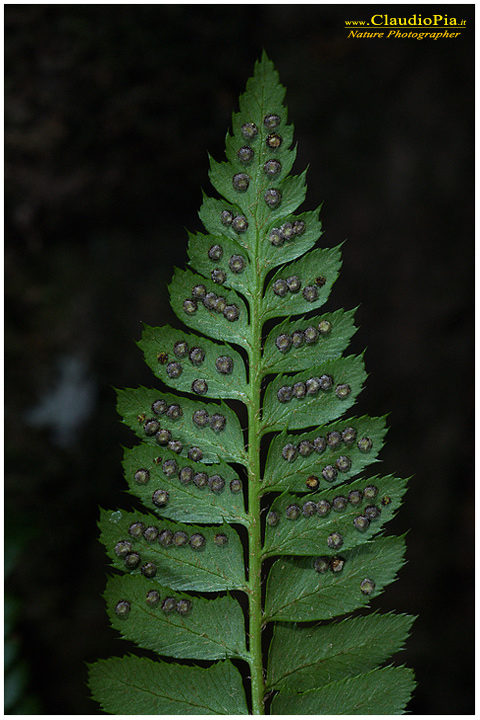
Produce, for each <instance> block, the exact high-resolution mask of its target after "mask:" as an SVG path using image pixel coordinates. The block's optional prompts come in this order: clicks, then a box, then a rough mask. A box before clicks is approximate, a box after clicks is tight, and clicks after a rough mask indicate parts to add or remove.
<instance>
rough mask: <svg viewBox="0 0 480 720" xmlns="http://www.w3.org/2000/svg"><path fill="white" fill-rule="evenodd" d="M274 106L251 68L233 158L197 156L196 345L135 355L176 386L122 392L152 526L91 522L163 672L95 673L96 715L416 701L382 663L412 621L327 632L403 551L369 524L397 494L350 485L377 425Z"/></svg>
mask: <svg viewBox="0 0 480 720" xmlns="http://www.w3.org/2000/svg"><path fill="white" fill-rule="evenodd" d="M284 92H285V91H284V88H283V87H282V86H281V85H280V84H279V81H278V76H277V73H276V71H275V70H274V68H273V65H272V63H271V62H270V61H269V60H268V58H267V57H266V55H264V56H263V57H262V60H261V61H260V62H258V63H257V64H256V66H255V73H254V77H253V78H252V79H250V80H249V82H248V84H247V90H246V93H245V94H244V95H243V96H242V97H241V98H240V112H239V113H238V114H234V116H233V134H232V135H228V136H227V140H226V148H227V149H226V155H227V162H224V163H217V162H215V161H213V160H212V161H211V171H210V178H211V181H212V184H213V186H214V187H215V189H216V190H217V191H218V193H219V194H220V195H221V196H222V199H213V198H209V197H204V200H203V204H202V207H201V210H200V218H201V220H202V222H203V224H204V226H205V229H206V232H207V234H206V235H204V234H201V233H197V234H196V235H190V241H189V246H188V252H189V258H190V260H189V265H190V267H189V268H188V269H186V270H176V272H175V275H174V278H173V281H172V284H171V286H170V297H171V303H172V307H173V309H174V311H175V313H176V314H177V315H178V317H179V318H181V319H182V320H183V321H184V323H185V324H186V325H187V326H188V327H189V328H191V329H192V330H193V331H196V332H197V333H199V334H195V333H189V332H184V331H183V330H177V329H174V328H171V327H161V328H151V327H145V330H144V334H143V337H142V339H141V341H140V342H139V345H140V347H141V349H142V350H143V351H144V354H145V359H146V362H147V363H148V364H149V365H150V367H151V368H152V370H153V372H154V374H155V375H156V377H157V378H159V379H160V380H161V381H162V382H163V383H164V384H165V385H167V386H168V387H171V388H173V389H174V390H175V393H170V392H158V391H157V390H149V389H146V388H139V389H137V390H125V391H120V392H119V401H118V409H119V412H120V414H121V415H122V416H123V418H124V422H125V423H126V424H128V425H129V426H130V427H131V428H132V429H133V430H134V431H135V433H136V434H137V436H138V437H139V438H140V439H141V441H142V442H141V444H139V445H138V446H136V447H134V448H133V449H130V450H127V451H126V453H125V461H124V467H125V474H126V478H127V482H128V484H129V490H130V492H131V493H132V495H134V496H136V497H137V498H139V499H140V501H141V502H142V503H143V505H144V506H145V507H146V508H147V509H148V511H149V512H143V511H142V512H136V511H135V512H124V511H116V512H111V511H108V512H103V513H102V518H101V522H100V527H101V533H102V535H101V536H102V541H103V542H104V544H105V546H106V548H107V552H108V554H109V557H110V558H111V560H112V564H113V567H114V568H115V569H116V570H117V571H118V572H116V573H115V574H114V575H112V577H110V579H109V581H108V586H107V590H106V593H105V598H106V601H107V605H108V613H109V616H110V619H111V622H112V624H113V626H114V627H115V628H116V629H117V630H119V632H120V633H121V634H122V635H123V637H124V638H126V639H128V640H131V641H133V642H134V643H136V645H138V646H139V647H141V648H144V649H146V650H149V651H153V653H156V654H157V655H160V656H163V657H165V658H168V660H161V659H158V657H156V656H155V659H150V658H147V657H137V656H134V655H130V656H126V657H123V658H111V659H109V660H101V661H99V662H97V663H96V664H94V665H93V666H91V668H90V687H91V690H92V693H93V697H94V698H95V699H96V700H98V701H99V702H100V703H101V705H102V707H103V708H104V709H105V710H106V711H108V712H110V713H114V714H123V713H128V714H135V713H137V714H228V715H241V714H248V713H252V714H264V713H265V711H266V710H265V707H266V705H267V706H268V709H269V710H270V712H271V713H272V714H358V713H368V714H385V713H387V714H399V713H402V712H403V710H404V708H405V705H406V703H407V702H408V699H409V697H410V694H411V691H412V689H413V687H414V680H413V673H412V671H411V670H409V669H407V668H405V667H394V666H387V667H382V665H383V664H384V663H385V662H386V661H387V660H388V658H389V657H391V655H392V653H394V652H396V651H397V650H399V649H400V648H401V647H402V645H403V642H404V640H405V638H406V637H407V635H408V632H409V629H410V626H411V623H412V620H413V618H412V617H409V616H406V615H399V614H391V613H389V614H386V615H381V614H379V613H373V614H369V615H360V616H357V617H347V618H345V619H343V620H341V621H340V622H338V621H337V622H327V621H331V620H332V619H333V618H338V617H340V616H343V615H346V614H348V613H351V612H352V611H355V610H357V609H359V608H363V607H365V606H366V605H368V603H369V601H370V600H371V599H372V598H374V597H376V596H377V595H378V594H379V593H380V592H381V591H382V589H383V588H384V587H385V585H387V584H388V583H390V582H392V581H393V580H394V579H395V575H396V572H397V571H398V570H399V568H400V567H401V566H402V565H403V562H404V561H403V556H404V549H405V548H404V538H403V537H395V536H390V537H388V536H385V535H384V534H383V533H382V529H383V526H384V524H385V523H386V522H387V521H388V520H389V519H391V518H392V516H393V515H394V514H395V512H396V511H397V509H398V507H399V505H400V503H401V499H402V496H403V494H404V491H405V487H406V482H405V481H403V480H398V479H396V478H394V477H392V476H391V475H388V476H386V477H385V476H378V475H377V476H375V477H373V478H370V479H369V480H366V479H365V478H363V477H360V478H358V474H359V473H360V472H361V471H362V470H363V469H364V468H365V467H366V466H367V465H369V464H371V463H372V462H374V461H375V460H376V458H377V455H378V452H379V450H380V449H381V447H382V444H383V440H384V435H385V432H386V429H385V418H370V417H360V418H353V417H351V418H348V419H342V417H343V415H344V414H345V412H346V411H347V410H348V409H349V408H351V407H352V406H353V404H354V402H355V398H356V397H357V395H358V393H359V392H360V390H361V388H362V384H363V382H364V379H365V371H364V365H363V358H362V357H355V356H347V357H343V356H342V353H343V351H344V350H345V349H346V347H347V345H348V343H349V341H350V338H351V337H352V335H353V333H354V331H355V328H354V325H353V312H346V311H343V310H337V311H336V312H332V313H326V314H323V315H321V316H315V315H314V311H316V310H318V308H319V307H320V306H322V305H323V304H324V303H325V301H326V300H327V298H328V295H329V293H330V290H331V287H332V285H333V282H334V281H335V279H336V278H337V275H338V272H339V268H340V251H339V248H334V249H323V248H317V247H315V245H316V243H317V241H318V239H319V237H320V235H321V225H320V222H319V219H318V211H313V212H303V213H301V214H299V215H296V216H295V215H294V214H293V213H294V211H295V210H297V209H298V207H299V206H300V204H301V203H302V201H303V200H304V197H305V192H306V187H305V173H303V174H302V175H300V176H291V175H289V173H290V171H291V168H292V165H293V162H294V159H295V149H294V148H292V141H293V128H292V126H291V125H288V124H287V117H286V114H287V113H286V109H285V108H284V107H283V106H282V101H283V97H284ZM286 263H288V264H286ZM279 318H285V319H283V320H281V321H280V322H277V323H275V324H274V323H273V322H271V321H277V320H278V319H279ZM267 323H268V327H269V328H270V329H269V331H265V327H266V324H267ZM205 336H209V337H210V338H213V340H210V339H208V338H207V337H205ZM215 341H217V342H215ZM177 392H180V393H184V394H183V395H182V396H179V395H177V394H176V393H177ZM199 396H200V397H199ZM204 399H208V400H210V399H211V400H212V401H211V402H210V401H208V402H205V401H204ZM218 400H220V401H218ZM226 400H228V401H237V402H236V403H235V402H230V404H228V403H226V402H225V401H226ZM245 408H246V412H245ZM299 431H300V432H299ZM265 453H266V459H265V458H264V454H265ZM355 477H356V478H357V479H353V480H352V478H355ZM265 578H266V582H265V583H264V582H263V581H264V579H265ZM264 585H265V587H263V586H264ZM263 592H264V595H262V593H263ZM312 621H315V622H316V624H313V625H312ZM318 621H322V622H321V624H318ZM272 627H273V634H272V636H271V642H270V645H269V647H268V649H267V647H265V646H266V645H267V644H268V640H266V637H268V628H272ZM266 629H267V631H265V630H266ZM262 641H263V647H262ZM172 659H174V660H172ZM199 661H200V662H199ZM264 663H265V665H266V673H265V672H264Z"/></svg>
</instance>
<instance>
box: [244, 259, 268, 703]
mask: <svg viewBox="0 0 480 720" xmlns="http://www.w3.org/2000/svg"><path fill="white" fill-rule="evenodd" d="M259 275H260V274H259V273H257V274H256V278H257V279H256V288H255V292H254V293H253V297H252V303H251V308H250V310H251V314H250V318H251V346H250V349H249V358H248V359H249V365H250V378H249V399H248V475H249V478H248V515H249V519H250V539H249V558H248V570H249V582H248V584H249V614H250V626H249V635H250V671H251V678H252V713H253V715H264V714H265V709H264V705H263V697H264V693H265V681H264V676H263V659H262V577H261V570H262V534H261V532H262V531H261V518H260V511H261V485H260V481H261V477H260V440H261V432H260V409H261V402H260V393H261V384H262V373H261V369H260V368H261V330H262V327H261V322H259V317H260V313H259V305H260V302H261V296H262V284H261V280H260V277H259Z"/></svg>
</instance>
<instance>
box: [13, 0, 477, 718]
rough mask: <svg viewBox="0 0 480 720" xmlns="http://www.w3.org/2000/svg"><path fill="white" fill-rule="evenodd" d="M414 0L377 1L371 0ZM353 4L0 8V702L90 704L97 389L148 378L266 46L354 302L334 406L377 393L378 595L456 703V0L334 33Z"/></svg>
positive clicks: (467, 298) (467, 370) (106, 414)
mask: <svg viewBox="0 0 480 720" xmlns="http://www.w3.org/2000/svg"><path fill="white" fill-rule="evenodd" d="M432 9H433V6H426V7H424V8H422V6H418V7H417V6H412V5H401V6H392V5H388V6H387V11H388V13H389V15H390V16H391V17H394V16H402V17H404V16H405V15H406V13H407V14H408V15H411V14H412V13H413V12H416V13H419V14H423V15H424V16H427V15H431V14H432ZM375 12H383V10H382V9H381V7H380V6H378V5H373V6H365V5H363V6H362V5H354V6H346V5H7V6H6V7H5V31H6V39H5V53H6V60H5V66H6V79H5V141H6V148H5V170H6V180H5V189H6V201H5V219H6V236H5V237H6V242H5V291H6V301H5V311H6V312H5V332H6V335H5V350H6V361H5V371H6V411H5V428H6V442H5V450H6V476H5V491H6V500H5V510H6V513H5V518H6V526H5V532H6V564H5V571H6V575H7V578H6V605H5V607H6V611H7V615H6V618H7V623H6V631H7V667H8V673H7V680H6V711H7V712H8V713H11V714H15V713H23V714H39V713H41V714H97V713H98V708H97V706H96V705H95V704H94V703H93V702H91V701H90V700H89V693H88V690H87V688H86V686H85V681H86V666H85V663H86V662H92V661H94V660H95V659H97V658H99V657H107V656H108V655H109V654H120V653H121V652H122V650H123V647H122V643H121V642H119V641H118V640H117V638H116V634H115V633H114V632H113V631H112V630H111V629H110V628H109V626H108V621H107V616H106V613H105V610H104V605H103V600H102V598H101V593H102V592H103V589H104V584H105V568H106V557H105V555H104V552H103V549H102V547H101V546H100V544H99V542H98V540H97V536H98V531H97V526H96V523H97V518H98V506H101V507H107V508H109V507H112V508H116V507H119V506H120V507H122V506H124V507H126V506H128V503H129V501H128V498H127V496H126V495H124V494H123V491H124V489H125V487H126V485H125V484H124V481H123V478H122V471H121V459H122V455H123V451H122V445H123V446H129V445H132V444H133V436H132V435H131V434H130V433H129V432H128V431H127V429H126V428H124V427H123V426H122V425H121V424H120V422H119V419H118V417H117V415H116V411H115V402H116V399H115V393H114V390H113V388H115V387H125V386H126V387H129V386H130V387H135V386H137V385H141V384H144V385H147V386H148V385H152V384H153V378H152V376H151V375H150V372H149V370H148V368H147V367H146V366H145V365H144V363H143V360H142V355H141V353H140V351H139V350H138V348H137V347H136V346H135V341H136V340H138V339H139V337H140V333H141V323H142V322H146V323H148V324H150V325H160V324H164V323H166V322H169V321H171V320H172V319H173V318H172V312H171V310H170V308H169V303H168V295H167V289H166V283H167V282H168V281H169V279H170V277H171V274H172V267H173V265H178V264H182V263H184V262H185V259H186V240H187V236H186V232H185V228H188V229H190V230H192V231H197V230H200V229H201V225H200V221H199V219H198V217H197V211H198V208H199V206H200V204H201V199H202V196H201V189H202V188H203V189H205V190H206V191H207V192H210V193H211V192H212V190H211V187H210V186H209V182H208V176H207V170H208V162H207V150H208V151H209V152H210V153H211V154H212V155H213V156H214V157H215V158H217V159H222V157H223V152H224V137H225V133H226V131H227V128H228V126H229V122H230V117H231V113H232V111H233V110H236V109H237V97H238V95H239V94H240V93H241V92H242V91H243V89H244V86H245V82H246V80H247V78H248V77H249V76H250V75H251V74H252V70H253V65H254V62H255V60H256V59H257V58H258V57H259V56H260V54H261V50H262V48H263V47H265V49H266V50H267V52H268V54H269V56H270V57H271V59H272V60H273V61H274V62H275V64H276V66H277V69H278V70H279V73H280V78H281V80H282V82H283V84H285V85H286V87H287V103H288V107H289V111H290V115H291V118H292V119H293V121H294V123H295V127H296V140H297V141H298V143H299V154H298V160H297V163H296V170H297V171H300V170H302V169H303V168H304V167H305V165H307V164H310V169H309V173H308V188H309V189H308V195H307V202H306V204H305V209H311V208H313V207H316V206H317V205H318V204H319V202H321V201H324V205H323V211H322V219H323V223H324V229H325V234H324V236H323V238H322V243H323V244H324V245H326V246H333V245H336V244H338V243H339V242H341V241H343V240H344V239H345V238H348V242H347V243H346V244H345V245H344V266H343V271H342V273H341V275H340V279H339V280H338V281H337V283H336V285H335V287H334V290H333V293H332V296H331V299H330V301H329V303H328V307H327V309H328V310H333V309H336V308H337V307H345V308H351V307H355V306H357V305H360V307H359V310H358V312H357V324H358V325H359V326H360V330H359V331H358V333H357V335H356V336H355V338H354V341H353V343H352V346H351V349H352V350H353V351H354V352H360V351H362V350H363V349H364V348H366V364H367V370H368V372H369V373H370V377H369V380H368V382H367V385H366V389H365V390H364V392H363V393H362V395H361V398H360V401H359V403H358V406H357V412H358V413H359V414H361V413H370V414H372V415H378V414H384V413H390V416H389V424H390V428H391V429H390V432H389V436H388V442H387V445H386V447H385V449H384V450H383V451H382V459H383V465H382V471H384V472H385V473H391V472H395V473H397V474H398V475H399V476H403V477H410V476H412V479H411V482H410V491H409V493H408V494H407V497H406V503H405V505H404V507H403V509H402V511H401V513H400V514H399V515H398V516H397V518H396V519H395V521H394V523H393V525H391V526H390V530H391V531H395V532H406V531H408V532H409V534H408V555H407V559H408V564H407V565H406V566H405V567H404V568H403V570H402V571H401V573H400V580H399V581H398V582H397V583H395V584H394V585H392V586H391V587H390V588H389V589H388V590H387V591H386V592H385V594H384V595H382V596H381V597H380V598H379V599H378V600H377V601H376V603H375V607H381V608H383V609H385V610H390V609H393V608H394V609H396V610H397V611H400V612H408V613H414V614H418V615H419V618H418V620H417V621H416V623H415V625H414V629H413V634H412V637H411V638H410V640H409V642H408V646H407V649H406V651H405V652H403V653H402V655H401V658H400V659H401V661H402V662H405V663H406V664H408V665H410V666H412V667H414V668H415V670H416V674H417V679H418V683H419V685H418V689H417V691H416V694H415V698H414V700H413V701H412V703H411V706H410V711H411V712H413V713H418V714H444V715H449V714H454V715H457V714H470V713H473V712H474V706H473V637H474V633H473V610H474V604H473V576H474V565H473V547H474V519H473V497H474V494H473V389H474V386H473V382H474V381H473V219H474V218H473V213H474V205H473V157H472V153H473V100H474V99H473V72H474V66H473V60H474V55H473V44H474V28H473V13H474V6H473V5H445V6H440V8H436V9H435V12H436V13H438V12H440V13H447V14H448V15H450V16H454V17H457V18H460V19H466V20H467V29H465V30H464V31H463V32H462V34H461V36H460V37H459V38H456V39H441V40H437V41H433V40H429V39H425V40H423V41H418V40H414V39H388V40H386V39H384V40H366V39H356V40H353V39H347V33H346V31H345V30H344V29H343V25H344V21H345V20H346V19H356V18H358V19H363V18H369V17H370V16H371V15H372V14H374V13H375Z"/></svg>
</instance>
